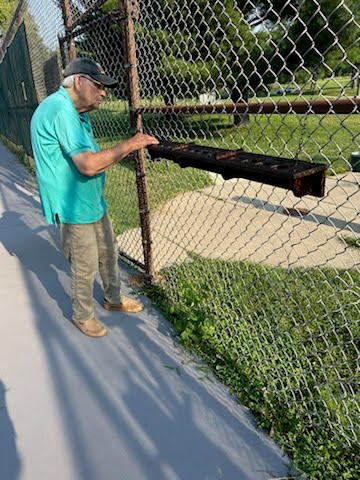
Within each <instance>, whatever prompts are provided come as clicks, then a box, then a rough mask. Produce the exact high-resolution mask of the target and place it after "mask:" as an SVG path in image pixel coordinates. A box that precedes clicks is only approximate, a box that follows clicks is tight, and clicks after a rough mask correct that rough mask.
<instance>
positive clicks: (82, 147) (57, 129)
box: [31, 87, 107, 224]
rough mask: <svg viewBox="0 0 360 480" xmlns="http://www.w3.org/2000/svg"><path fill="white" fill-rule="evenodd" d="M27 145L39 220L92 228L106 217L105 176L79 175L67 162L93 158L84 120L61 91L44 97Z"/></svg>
mask: <svg viewBox="0 0 360 480" xmlns="http://www.w3.org/2000/svg"><path fill="white" fill-rule="evenodd" d="M31 142H32V147H33V152H34V158H35V167H36V175H37V180H38V184H39V193H40V199H41V204H42V208H43V212H44V216H45V218H46V220H47V221H48V223H56V221H57V219H58V220H59V221H60V222H61V223H71V224H79V223H80V224H81V223H94V222H97V221H98V220H100V219H101V218H102V217H103V215H104V214H105V211H106V208H107V205H106V202H105V199H104V197H103V190H104V183H105V173H100V174H97V175H95V176H92V177H89V176H86V175H83V174H82V173H80V171H79V170H78V169H77V167H76V165H75V164H74V162H73V160H72V157H73V156H74V155H76V154H77V153H81V152H85V151H88V150H90V151H92V152H94V153H95V152H98V151H99V147H98V145H97V143H96V141H95V139H94V134H93V130H92V127H91V123H90V119H89V116H88V115H87V114H86V113H82V114H79V113H78V112H77V110H76V108H75V105H74V103H73V101H72V99H71V97H70V95H69V93H68V92H67V91H66V89H65V88H64V87H60V88H59V90H58V91H57V92H55V93H53V94H52V95H50V96H49V97H47V98H46V99H45V100H44V101H43V102H42V103H41V104H40V105H39V106H38V108H37V109H36V110H35V113H34V115H33V117H32V120H31Z"/></svg>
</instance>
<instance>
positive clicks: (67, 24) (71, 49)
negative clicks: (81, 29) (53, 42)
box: [61, 0, 76, 60]
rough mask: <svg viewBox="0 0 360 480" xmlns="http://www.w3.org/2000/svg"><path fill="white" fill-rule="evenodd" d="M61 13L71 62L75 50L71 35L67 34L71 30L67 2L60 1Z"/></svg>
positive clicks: (69, 11)
mask: <svg viewBox="0 0 360 480" xmlns="http://www.w3.org/2000/svg"><path fill="white" fill-rule="evenodd" d="M61 11H62V16H63V20H64V26H65V32H66V35H68V36H69V37H68V38H69V58H70V60H72V59H73V58H75V57H76V50H75V42H74V40H73V39H72V38H71V35H70V34H69V29H70V28H71V25H72V19H71V10H70V4H69V0H61Z"/></svg>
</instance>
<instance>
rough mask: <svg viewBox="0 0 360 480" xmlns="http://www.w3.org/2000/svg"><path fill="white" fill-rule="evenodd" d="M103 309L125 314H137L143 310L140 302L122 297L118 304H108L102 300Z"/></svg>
mask: <svg viewBox="0 0 360 480" xmlns="http://www.w3.org/2000/svg"><path fill="white" fill-rule="evenodd" d="M103 307H104V308H105V309H106V310H114V311H121V312H127V313H138V312H141V311H142V310H144V306H143V304H142V303H141V302H139V301H138V300H133V299H132V298H128V297H122V299H121V302H120V303H109V302H108V301H106V300H104V303H103Z"/></svg>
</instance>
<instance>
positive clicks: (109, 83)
mask: <svg viewBox="0 0 360 480" xmlns="http://www.w3.org/2000/svg"><path fill="white" fill-rule="evenodd" d="M90 76H91V78H93V79H94V80H96V81H97V82H99V83H101V84H102V85H105V87H109V88H111V87H116V85H117V84H118V83H119V82H118V81H117V80H115V78H111V77H109V76H108V75H90Z"/></svg>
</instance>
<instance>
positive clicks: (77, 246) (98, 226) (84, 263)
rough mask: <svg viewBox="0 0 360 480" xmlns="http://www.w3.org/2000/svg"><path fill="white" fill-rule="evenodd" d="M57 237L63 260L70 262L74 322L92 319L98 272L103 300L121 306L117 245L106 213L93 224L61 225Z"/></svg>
mask: <svg viewBox="0 0 360 480" xmlns="http://www.w3.org/2000/svg"><path fill="white" fill-rule="evenodd" d="M59 227H60V237H61V243H62V248H63V251H64V254H65V256H66V258H67V259H68V260H69V261H70V263H71V288H72V304H73V317H72V318H73V320H74V321H85V320H90V319H92V318H94V316H95V315H94V307H93V287H94V278H95V274H96V272H97V271H98V270H99V272H100V276H101V279H102V282H103V286H104V298H105V300H107V301H108V302H110V303H120V301H121V296H120V276H119V268H118V245H117V241H116V238H115V235H114V231H113V228H112V225H111V220H110V217H109V214H108V213H107V212H106V213H105V215H104V216H103V218H102V219H101V220H99V221H98V222H96V223H86V224H76V225H72V224H69V223H60V224H59Z"/></svg>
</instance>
